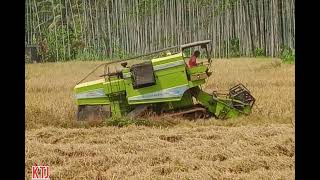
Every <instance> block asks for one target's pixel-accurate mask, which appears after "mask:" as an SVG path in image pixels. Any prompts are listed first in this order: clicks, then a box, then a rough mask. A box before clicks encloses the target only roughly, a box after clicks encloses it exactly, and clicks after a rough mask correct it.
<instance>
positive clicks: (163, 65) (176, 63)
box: [153, 60, 184, 71]
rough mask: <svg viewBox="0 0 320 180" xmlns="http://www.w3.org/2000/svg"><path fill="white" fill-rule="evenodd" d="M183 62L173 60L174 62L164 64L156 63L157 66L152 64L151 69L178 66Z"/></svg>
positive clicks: (156, 69)
mask: <svg viewBox="0 0 320 180" xmlns="http://www.w3.org/2000/svg"><path fill="white" fill-rule="evenodd" d="M182 64H184V61H183V60H181V61H175V62H171V63H166V64H160V65H157V66H154V67H153V69H154V70H155V71H158V70H161V69H166V68H170V67H175V66H179V65H182Z"/></svg>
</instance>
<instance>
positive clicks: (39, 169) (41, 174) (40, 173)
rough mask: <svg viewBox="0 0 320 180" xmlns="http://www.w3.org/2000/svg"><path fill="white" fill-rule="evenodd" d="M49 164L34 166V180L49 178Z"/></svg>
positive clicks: (47, 179) (46, 179)
mask: <svg viewBox="0 0 320 180" xmlns="http://www.w3.org/2000/svg"><path fill="white" fill-rule="evenodd" d="M49 179H50V178H49V166H38V165H37V164H35V165H34V166H32V180H49Z"/></svg>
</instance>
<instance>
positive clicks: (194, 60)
mask: <svg viewBox="0 0 320 180" xmlns="http://www.w3.org/2000/svg"><path fill="white" fill-rule="evenodd" d="M199 56H200V51H195V52H194V53H193V55H192V56H191V57H190V59H189V67H190V68H192V67H194V66H197V58H198V57H199Z"/></svg>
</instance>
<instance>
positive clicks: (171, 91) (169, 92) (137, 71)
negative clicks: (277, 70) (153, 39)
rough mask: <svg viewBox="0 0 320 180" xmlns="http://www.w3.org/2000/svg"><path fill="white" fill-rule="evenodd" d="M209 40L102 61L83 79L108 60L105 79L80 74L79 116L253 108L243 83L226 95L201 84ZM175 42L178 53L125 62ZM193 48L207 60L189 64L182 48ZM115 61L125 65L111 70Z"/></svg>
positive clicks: (231, 112) (199, 114)
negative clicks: (212, 91)
mask: <svg viewBox="0 0 320 180" xmlns="http://www.w3.org/2000/svg"><path fill="white" fill-rule="evenodd" d="M210 42H211V41H210V40H206V41H198V42H194V43H190V44H184V45H181V46H175V47H170V48H166V49H163V50H159V51H156V52H152V53H149V54H145V55H142V56H137V57H134V58H130V59H124V60H119V61H112V62H108V63H104V64H101V65H99V66H98V67H96V68H95V69H94V70H93V71H92V72H91V73H89V74H88V75H87V76H86V77H85V78H84V79H86V78H87V77H88V76H89V75H90V74H92V73H93V72H95V71H96V70H97V69H98V68H99V67H102V66H104V74H103V75H101V76H100V77H101V79H99V80H95V81H89V82H85V83H81V82H82V81H83V80H84V79H82V80H81V81H80V82H79V83H78V84H77V85H76V86H75V88H74V91H75V97H76V103H77V105H78V112H77V118H78V120H88V119H92V118H103V119H105V118H110V117H123V116H127V117H131V118H134V117H139V116H143V115H148V114H149V115H150V114H155V115H160V116H163V115H164V116H186V117H192V118H207V117H212V116H214V117H216V118H218V119H227V118H234V117H237V116H239V115H242V114H244V115H248V114H250V113H251V109H252V106H253V104H254V102H255V99H254V97H253V96H252V95H251V94H250V92H249V91H248V90H247V89H246V88H245V87H244V86H243V85H242V84H238V85H236V86H234V87H232V88H230V89H229V93H228V94H223V95H222V94H218V93H213V94H209V93H207V92H205V91H203V90H202V88H201V85H203V84H205V83H206V80H207V78H208V77H209V76H210V75H211V74H212V73H211V72H210V67H211V59H210V54H209V51H208V45H209V43H210ZM175 48H177V49H179V51H178V52H177V53H173V54H167V56H165V57H160V58H154V59H151V60H149V61H146V62H142V63H138V64H134V65H132V66H131V67H127V62H126V61H128V60H132V59H137V58H140V57H143V56H148V55H151V54H156V53H160V52H166V51H168V50H171V49H175ZM190 48H198V49H201V50H202V51H204V52H205V54H206V56H207V61H206V62H202V63H198V64H197V66H195V67H192V68H190V67H189V66H188V65H187V63H186V60H187V59H188V57H185V55H184V53H183V52H184V51H185V50H188V49H189V50H190ZM117 63H121V65H120V64H118V67H121V70H118V71H115V72H112V73H111V72H110V71H109V70H110V65H111V64H113V65H117Z"/></svg>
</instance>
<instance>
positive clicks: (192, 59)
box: [189, 50, 212, 77]
mask: <svg viewBox="0 0 320 180" xmlns="http://www.w3.org/2000/svg"><path fill="white" fill-rule="evenodd" d="M199 56H200V51H198V50H197V51H195V52H194V53H193V55H192V56H191V57H190V59H189V68H192V67H195V66H197V65H198V64H197V58H198V57H199ZM206 74H207V76H208V77H209V76H211V74H212V72H209V69H207V70H206Z"/></svg>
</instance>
